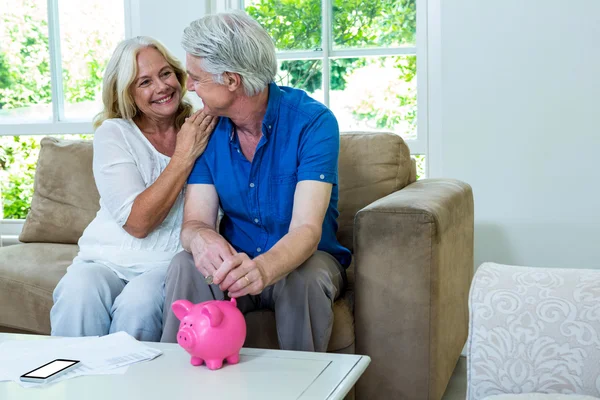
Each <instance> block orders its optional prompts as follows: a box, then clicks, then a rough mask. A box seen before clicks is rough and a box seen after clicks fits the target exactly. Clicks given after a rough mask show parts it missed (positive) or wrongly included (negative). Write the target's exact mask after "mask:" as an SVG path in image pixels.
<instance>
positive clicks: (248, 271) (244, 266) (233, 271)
mask: <svg viewBox="0 0 600 400" xmlns="http://www.w3.org/2000/svg"><path fill="white" fill-rule="evenodd" d="M213 278H214V283H216V284H219V288H220V289H221V290H222V291H226V290H228V291H229V297H242V296H245V295H247V294H259V293H260V292H262V291H263V290H264V289H265V287H267V286H268V285H269V279H268V277H267V274H266V271H265V268H263V266H262V265H260V263H258V262H257V261H256V260H251V259H250V257H248V255H247V254H246V253H237V254H235V255H234V256H232V257H230V258H228V259H227V260H224V261H223V263H222V264H221V265H220V266H219V268H218V269H217V271H216V272H215V274H214V275H213Z"/></svg>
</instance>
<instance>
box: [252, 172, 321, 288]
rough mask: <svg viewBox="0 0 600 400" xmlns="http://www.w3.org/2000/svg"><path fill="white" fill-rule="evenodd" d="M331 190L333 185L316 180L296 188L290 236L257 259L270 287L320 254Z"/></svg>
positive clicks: (286, 236)
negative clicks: (319, 247) (316, 253)
mask: <svg viewBox="0 0 600 400" xmlns="http://www.w3.org/2000/svg"><path fill="white" fill-rule="evenodd" d="M331 188H332V184H330V183H324V182H317V181H300V182H298V184H297V185H296V191H295V193H294V207H293V211H292V221H291V222H290V229H289V231H288V233H287V234H286V235H285V236H284V237H282V238H281V239H280V240H279V241H278V242H277V243H275V245H274V246H273V247H272V248H271V249H270V250H269V251H267V252H266V253H264V254H261V255H260V256H258V257H256V258H255V259H254V260H255V261H256V262H257V263H258V264H259V266H262V268H264V270H265V273H266V275H267V280H268V281H269V285H270V284H273V283H275V282H277V281H278V280H280V279H281V278H283V277H284V276H286V275H287V274H289V273H290V272H291V271H293V270H294V269H296V268H298V267H299V266H300V265H301V264H302V263H303V262H304V261H306V260H308V259H309V257H310V256H312V255H313V253H314V252H315V251H317V247H318V245H319V242H320V241H321V231H322V229H323V219H324V218H325V213H326V212H327V208H328V207H329V201H330V199H331Z"/></svg>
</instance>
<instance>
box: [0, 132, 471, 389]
mask: <svg viewBox="0 0 600 400" xmlns="http://www.w3.org/2000/svg"><path fill="white" fill-rule="evenodd" d="M91 160H92V147H91V143H89V142H67V141H60V140H57V139H53V138H45V139H43V141H42V148H41V152H40V158H39V161H38V167H37V172H36V181H35V194H34V198H33V200H32V208H31V212H30V214H29V216H28V218H27V221H26V223H25V225H24V228H23V232H22V233H21V236H20V240H21V241H22V242H27V243H24V244H18V245H14V246H8V247H5V248H1V249H0V331H22V332H31V333H40V334H48V333H49V332H50V320H49V316H48V315H49V311H50V308H51V307H52V291H53V289H54V287H55V285H56V284H57V282H58V281H59V280H60V278H61V277H62V276H63V275H64V273H65V269H66V268H67V266H68V265H69V264H70V261H71V260H72V259H73V257H74V256H75V255H76V253H77V245H76V243H77V239H78V238H79V236H80V235H81V233H82V231H83V229H84V228H85V226H86V225H87V224H88V223H89V221H90V220H91V219H92V218H93V217H94V215H95V213H96V211H97V209H98V193H97V191H96V188H95V185H94V181H93V176H92V172H91ZM339 186H340V192H339V195H340V201H339V210H340V217H339V219H338V223H339V227H340V229H339V240H340V241H341V243H342V244H343V245H345V246H347V247H349V248H350V249H351V250H352V251H353V254H354V262H353V266H352V267H351V268H350V269H349V283H350V287H349V288H348V290H347V291H346V292H345V294H344V296H343V297H342V298H341V299H339V300H338V301H336V303H335V306H334V308H335V323H334V327H333V334H332V338H331V343H330V345H329V351H335V352H345V353H358V354H366V355H369V356H370V357H371V359H372V362H371V365H370V366H369V367H368V368H367V371H366V372H365V374H364V375H363V377H362V378H361V379H360V380H359V382H358V384H357V387H356V396H357V397H358V398H360V399H440V398H441V397H442V395H443V393H444V390H445V388H446V384H447V383H448V380H449V378H450V376H451V374H452V371H453V369H454V366H455V364H456V361H457V360H458V357H459V355H460V352H461V349H462V347H463V345H464V343H465V341H466V338H467V294H468V290H469V286H470V282H471V278H472V272H473V197H472V191H471V188H470V187H469V186H468V185H467V184H465V183H462V182H459V181H456V180H449V179H426V180H420V181H418V182H415V167H414V162H413V160H411V158H410V154H409V150H408V148H407V146H406V144H405V143H404V142H403V141H402V139H401V138H400V137H398V136H396V135H392V134H382V133H370V134H367V133H346V134H343V135H342V137H341V152H340V161H339ZM247 322H248V338H247V341H246V344H245V346H247V347H271V348H276V347H277V336H276V333H275V329H274V326H275V319H274V316H273V313H272V312H270V311H259V312H254V313H251V314H249V315H247Z"/></svg>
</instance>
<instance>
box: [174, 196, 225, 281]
mask: <svg viewBox="0 0 600 400" xmlns="http://www.w3.org/2000/svg"><path fill="white" fill-rule="evenodd" d="M218 212H219V196H218V195H217V191H216V190H215V186H214V185H209V184H189V185H188V186H187V190H186V195H185V203H184V207H183V226H182V228H181V244H182V245H183V248H184V249H185V250H186V251H188V252H189V253H191V254H192V255H193V257H194V263H195V264H196V268H198V270H199V271H200V272H201V273H202V275H204V276H205V277H207V276H209V275H213V274H214V272H215V271H216V269H217V268H218V267H219V266H220V265H221V263H222V262H223V261H224V260H225V259H228V258H230V257H231V256H232V255H233V254H236V252H235V250H234V249H233V247H231V245H230V244H229V243H228V242H227V240H225V238H224V237H223V236H221V235H220V234H219V233H218V232H217V230H216V223H217V214H218Z"/></svg>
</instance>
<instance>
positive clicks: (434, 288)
mask: <svg viewBox="0 0 600 400" xmlns="http://www.w3.org/2000/svg"><path fill="white" fill-rule="evenodd" d="M354 249H355V252H354V256H355V259H354V261H355V293H356V303H355V311H354V316H355V324H356V352H357V354H366V355H369V356H370V357H371V359H372V361H373V362H372V363H371V366H370V367H369V368H368V369H367V371H366V372H365V374H364V376H363V378H361V380H359V382H358V385H357V397H358V398H361V399H378V398H398V399H399V398H406V399H440V398H441V397H442V395H443V393H444V391H445V389H446V385H447V383H448V381H449V379H450V376H451V375H452V372H453V370H454V367H455V365H456V362H457V360H458V357H459V356H460V352H461V350H462V348H463V345H464V343H465V341H466V338H467V328H468V327H467V315H468V310H467V300H468V292H469V285H470V282H471V278H472V275H473V193H472V190H471V187H470V186H469V185H467V184H465V183H463V182H460V181H457V180H449V179H425V180H421V181H418V182H415V183H413V184H411V185H408V186H407V187H405V188H403V189H401V190H399V191H397V192H395V193H392V194H390V195H388V196H386V197H384V198H382V199H379V200H377V201H375V202H374V203H372V204H370V205H369V206H367V207H365V208H364V209H362V210H360V211H359V212H358V213H357V215H356V218H355V229H354Z"/></svg>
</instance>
